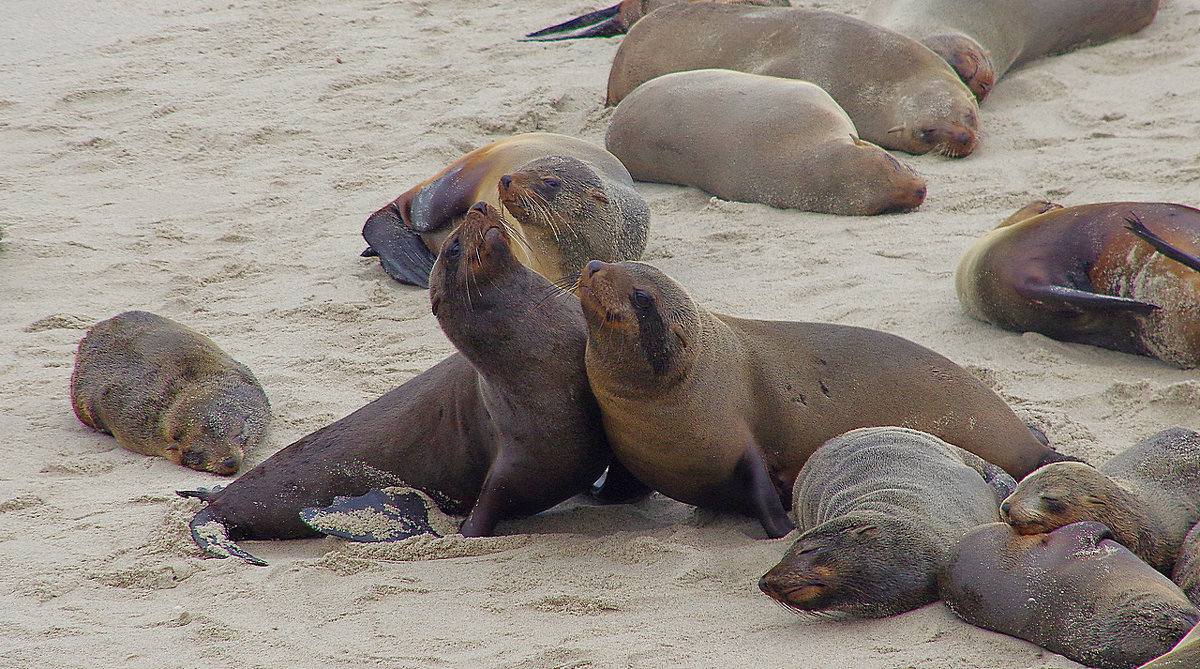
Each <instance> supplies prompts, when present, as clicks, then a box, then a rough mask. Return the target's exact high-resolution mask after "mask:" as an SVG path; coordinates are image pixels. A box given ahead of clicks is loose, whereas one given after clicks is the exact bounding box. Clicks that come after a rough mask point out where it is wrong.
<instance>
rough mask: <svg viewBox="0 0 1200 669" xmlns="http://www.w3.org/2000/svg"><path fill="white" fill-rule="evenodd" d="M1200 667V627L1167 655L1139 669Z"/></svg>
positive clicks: (1160, 656) (1188, 634)
mask: <svg viewBox="0 0 1200 669" xmlns="http://www.w3.org/2000/svg"><path fill="white" fill-rule="evenodd" d="M1196 667H1200V625H1197V626H1196V627H1193V628H1192V631H1190V632H1188V633H1187V634H1186V635H1184V637H1183V638H1182V639H1180V640H1179V643H1177V644H1175V646H1174V647H1173V648H1171V650H1169V651H1167V653H1166V654H1165V655H1159V656H1158V657H1156V658H1154V659H1153V660H1151V661H1149V662H1147V663H1146V664H1143V665H1142V666H1140V667H1138V669H1196Z"/></svg>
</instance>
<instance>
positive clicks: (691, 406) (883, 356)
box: [577, 261, 1068, 537]
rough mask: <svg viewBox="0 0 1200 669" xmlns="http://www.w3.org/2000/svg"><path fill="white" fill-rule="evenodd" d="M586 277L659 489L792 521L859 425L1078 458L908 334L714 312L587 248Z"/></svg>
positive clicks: (619, 437)
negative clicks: (795, 504) (839, 443)
mask: <svg viewBox="0 0 1200 669" xmlns="http://www.w3.org/2000/svg"><path fill="white" fill-rule="evenodd" d="M577 291H578V293H579V296H580V301H581V303H582V305H583V312H584V315H585V317H586V318H587V324H588V342H587V352H586V362H587V375H588V380H589V381H590V383H591V388H592V391H593V392H594V393H595V396H596V399H597V401H598V402H599V403H600V408H601V416H602V419H603V423H604V429H605V431H606V433H607V434H608V438H609V443H610V445H611V446H612V449H613V452H614V455H615V456H616V457H617V458H618V459H619V460H620V461H621V463H622V464H623V465H624V466H625V467H626V468H628V470H629V471H630V472H631V473H632V474H633V475H634V476H635V477H637V479H638V480H640V481H642V482H643V483H645V484H646V485H648V486H649V487H651V488H653V489H654V490H657V491H659V492H661V493H663V494H665V495H667V496H669V497H672V498H674V499H677V500H679V501H682V502H686V503H689V504H695V505H698V506H703V507H709V508H716V509H728V510H734V511H740V512H743V513H748V514H750V515H753V516H755V517H756V518H758V519H759V521H760V522H761V523H762V525H763V528H764V530H766V532H767V534H768V535H769V536H772V537H777V536H782V535H784V534H786V533H787V532H788V531H790V530H791V529H792V524H791V522H790V521H789V520H788V519H787V515H786V512H785V511H784V505H785V504H787V505H790V503H791V492H792V485H793V483H794V481H795V478H796V475H797V473H798V472H799V471H800V468H801V467H802V466H803V465H804V462H805V460H807V459H808V457H809V455H811V454H812V452H813V451H815V450H816V449H817V448H818V447H819V446H820V445H821V444H823V443H825V442H826V441H828V440H829V439H831V438H833V437H835V436H837V435H839V434H842V433H844V432H847V431H849V430H852V429H854V428H859V427H873V426H884V425H898V426H903V427H910V428H914V429H918V430H923V431H926V432H929V433H931V434H934V435H936V436H938V437H940V438H942V439H944V440H945V441H948V442H950V443H951V444H954V445H956V446H959V447H961V448H964V449H966V450H968V451H971V452H972V453H975V454H976V455H978V456H980V457H982V458H984V459H986V460H988V461H990V462H993V463H995V464H997V465H999V466H1000V467H1001V468H1003V469H1004V470H1005V471H1007V472H1008V473H1009V474H1011V475H1012V476H1014V477H1018V478H1019V477H1023V476H1025V475H1026V474H1028V473H1029V472H1031V471H1033V470H1034V469H1036V468H1037V467H1038V466H1040V465H1042V464H1045V463H1047V462H1052V461H1057V460H1062V459H1068V458H1066V457H1065V456H1061V455H1059V454H1057V453H1055V452H1054V451H1053V450H1051V449H1049V448H1048V447H1046V446H1045V445H1044V444H1043V443H1042V442H1041V441H1039V440H1038V439H1036V438H1035V437H1034V436H1033V434H1032V433H1031V432H1030V430H1029V429H1028V428H1027V427H1026V426H1025V425H1023V424H1022V423H1021V421H1020V420H1019V419H1018V418H1017V417H1016V415H1014V414H1013V412H1012V410H1011V409H1009V408H1008V406H1007V405H1006V404H1004V402H1003V401H1002V400H1001V399H1000V398H999V397H997V396H996V395H995V393H993V392H992V391H991V390H989V389H987V388H986V387H984V386H983V384H982V383H980V382H979V381H978V380H977V379H975V378H974V377H973V376H971V375H970V374H969V373H968V372H966V371H965V370H963V369H962V368H960V367H959V366H958V365H956V364H954V363H953V362H951V361H950V360H947V359H946V358H944V357H942V356H940V355H938V354H937V353H934V352H933V351H930V350H929V349H926V348H924V347H922V346H918V345H917V344H914V343H912V342H910V341H908V340H906V339H902V338H900V337H897V336H894V335H890V334H887V333H884V332H879V331H875V330H867V329H863V328H856V327H849V326H843V325H831V324H824V323H797V322H785V321H760V320H747V319H742V318H734V317H731V316H724V315H721V314H715V313H712V312H710V311H708V310H707V309H704V308H703V307H701V306H699V305H698V304H696V303H695V302H693V301H692V299H691V298H690V297H689V296H688V294H687V293H686V292H685V291H684V289H683V288H682V287H681V286H680V285H679V284H677V283H676V282H675V281H674V280H672V279H671V278H669V277H668V276H666V275H665V274H663V273H662V272H661V271H659V270H658V269H656V268H654V267H652V266H650V265H646V264H643V263H636V262H623V263H617V264H608V263H602V262H599V261H592V262H589V263H588V264H587V266H586V267H585V268H584V271H583V273H582V274H581V276H580V279H579V284H578V287H577ZM784 500H786V501H784Z"/></svg>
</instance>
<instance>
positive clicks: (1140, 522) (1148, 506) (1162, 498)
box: [1000, 427, 1200, 573]
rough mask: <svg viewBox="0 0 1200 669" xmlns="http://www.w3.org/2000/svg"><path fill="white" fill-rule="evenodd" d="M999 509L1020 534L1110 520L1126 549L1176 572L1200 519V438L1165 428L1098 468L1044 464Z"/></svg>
mask: <svg viewBox="0 0 1200 669" xmlns="http://www.w3.org/2000/svg"><path fill="white" fill-rule="evenodd" d="M1000 512H1001V516H1002V518H1003V520H1004V521H1005V522H1007V523H1008V524H1009V525H1012V526H1013V529H1015V530H1016V531H1018V532H1020V533H1022V534H1034V533H1037V532H1048V531H1050V530H1053V529H1054V528H1056V527H1062V526H1063V525H1066V524H1068V523H1073V522H1076V521H1080V520H1094V521H1096V522H1100V523H1104V524H1105V525H1107V526H1108V528H1109V529H1110V530H1112V534H1113V537H1114V538H1115V539H1116V540H1117V541H1118V542H1120V543H1121V544H1122V545H1123V546H1125V547H1126V548H1128V549H1129V550H1131V551H1133V552H1134V553H1135V554H1136V555H1137V556H1138V557H1140V558H1142V559H1143V560H1145V561H1146V562H1148V563H1149V564H1150V566H1152V567H1154V568H1155V569H1158V570H1159V571H1161V572H1164V573H1170V571H1171V566H1172V565H1173V564H1174V563H1175V558H1176V557H1177V556H1178V555H1179V550H1180V547H1181V546H1182V545H1183V539H1184V537H1185V536H1186V535H1187V533H1188V530H1190V529H1191V528H1192V526H1193V525H1195V524H1196V522H1197V521H1200V433H1197V432H1194V431H1192V430H1185V429H1183V428H1178V427H1177V428H1173V429H1170V430H1163V431H1162V432H1159V433H1158V434H1155V435H1152V436H1150V437H1147V438H1146V439H1143V440H1142V441H1139V442H1138V443H1136V444H1134V445H1133V446H1130V447H1129V448H1128V449H1126V450H1125V451H1124V452H1123V453H1120V454H1118V455H1116V456H1115V457H1113V458H1112V459H1111V460H1109V461H1108V462H1105V463H1104V464H1102V465H1100V466H1099V467H1097V468H1092V467H1089V466H1087V465H1083V464H1080V463H1077V462H1060V463H1055V464H1054V465H1053V466H1046V467H1044V468H1042V469H1040V470H1038V471H1036V472H1034V473H1033V474H1030V475H1029V476H1027V477H1026V478H1024V479H1023V480H1022V481H1021V483H1020V485H1018V486H1017V489H1016V490H1014V491H1013V494H1012V495H1010V496H1009V498H1008V499H1006V500H1004V503H1003V504H1001V505H1000Z"/></svg>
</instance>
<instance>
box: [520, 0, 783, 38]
mask: <svg viewBox="0 0 1200 669" xmlns="http://www.w3.org/2000/svg"><path fill="white" fill-rule="evenodd" d="M677 2H716V3H719V4H723V5H758V6H760V7H791V6H792V4H791V3H790V2H788V0H621V2H618V3H617V4H615V5H613V6H612V7H606V8H604V9H598V10H596V11H594V12H588V13H587V14H583V15H580V16H576V17H575V18H573V19H571V20H569V21H564V22H562V23H559V24H557V25H553V26H550V27H549V28H542V29H541V30H538V31H535V32H531V33H529V34H527V35H525V37H526V39H525V40H522V41H533V42H551V41H555V40H564V39H577V38H580V37H612V36H613V35H624V34H625V33H626V32H628V31H629V26H631V25H633V24H635V23H637V21H638V19H640V18H642V17H643V16H645V15H647V14H649V13H650V12H652V11H654V10H656V9H658V8H659V7H665V6H667V5H672V4H675V3H677ZM568 30H574V31H575V32H571V33H568V32H567V31H568ZM561 33H566V34H561Z"/></svg>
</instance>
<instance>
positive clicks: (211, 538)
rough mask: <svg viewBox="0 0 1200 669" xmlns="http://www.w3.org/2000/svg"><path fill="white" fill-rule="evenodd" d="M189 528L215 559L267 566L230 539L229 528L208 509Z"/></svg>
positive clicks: (200, 544)
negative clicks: (229, 558) (238, 560)
mask: <svg viewBox="0 0 1200 669" xmlns="http://www.w3.org/2000/svg"><path fill="white" fill-rule="evenodd" d="M187 492H194V491H187ZM179 494H180V495H183V496H184V497H187V496H188V495H184V493H183V492H180V493H179ZM201 499H203V498H201ZM188 527H190V528H191V530H192V539H193V540H194V541H195V542H196V545H197V546H199V547H200V548H202V549H204V552H206V553H208V554H209V555H212V556H213V557H219V558H227V557H230V556H232V557H235V558H241V559H242V560H243V561H245V562H247V563H249V564H252V565H257V566H259V567H265V566H266V565H267V562H266V560H263V559H260V558H256V557H254V556H253V555H251V554H249V553H247V552H246V551H244V550H242V547H241V546H238V545H237V544H235V543H234V542H233V540H232V539H230V538H229V530H228V528H226V527H225V524H224V523H222V522H221V521H220V520H218V519H217V518H216V517H215V516H213V515H212V512H211V511H210V510H209V509H208V508H204V509H201V510H200V513H197V514H196V517H195V518H193V519H192V522H190V523H188Z"/></svg>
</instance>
